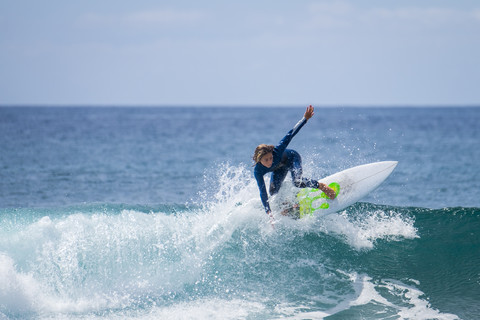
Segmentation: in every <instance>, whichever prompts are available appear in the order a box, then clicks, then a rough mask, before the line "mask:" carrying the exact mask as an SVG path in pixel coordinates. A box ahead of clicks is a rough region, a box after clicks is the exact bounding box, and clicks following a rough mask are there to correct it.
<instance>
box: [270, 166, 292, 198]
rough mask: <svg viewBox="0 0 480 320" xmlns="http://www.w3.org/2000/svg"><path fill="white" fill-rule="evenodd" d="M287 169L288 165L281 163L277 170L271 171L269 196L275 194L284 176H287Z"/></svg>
mask: <svg viewBox="0 0 480 320" xmlns="http://www.w3.org/2000/svg"><path fill="white" fill-rule="evenodd" d="M288 170H289V168H288V166H286V165H283V166H281V167H280V168H278V169H277V170H275V171H273V172H272V178H271V180H270V195H271V196H272V195H274V194H276V193H277V192H278V191H279V190H280V187H281V186H282V183H283V180H285V177H286V176H287V173H288Z"/></svg>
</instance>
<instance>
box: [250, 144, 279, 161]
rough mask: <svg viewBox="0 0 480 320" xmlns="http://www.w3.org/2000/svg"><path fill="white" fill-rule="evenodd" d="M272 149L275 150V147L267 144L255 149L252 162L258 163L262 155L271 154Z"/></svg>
mask: <svg viewBox="0 0 480 320" xmlns="http://www.w3.org/2000/svg"><path fill="white" fill-rule="evenodd" d="M273 148H275V146H272V145H269V144H261V145H259V146H258V147H256V148H255V152H254V153H253V162H255V164H257V163H259V162H260V160H262V158H263V156H264V155H266V154H268V153H272V152H273Z"/></svg>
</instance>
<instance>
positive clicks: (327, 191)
mask: <svg viewBox="0 0 480 320" xmlns="http://www.w3.org/2000/svg"><path fill="white" fill-rule="evenodd" d="M318 189H320V190H322V191H323V192H325V194H326V195H327V197H329V198H330V200H333V199H335V197H336V196H337V194H336V193H335V190H333V189H332V188H330V187H329V186H327V185H326V184H325V183H320V182H319V183H318Z"/></svg>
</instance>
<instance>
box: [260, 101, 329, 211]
mask: <svg viewBox="0 0 480 320" xmlns="http://www.w3.org/2000/svg"><path fill="white" fill-rule="evenodd" d="M313 115H314V108H313V107H312V106H311V105H310V106H308V107H307V110H306V111H305V114H304V115H303V118H302V119H301V120H300V121H299V122H298V123H297V124H296V125H295V127H293V129H292V130H290V131H289V132H288V133H287V135H286V136H285V137H284V138H283V139H282V140H281V141H280V143H279V144H278V145H277V146H273V145H267V144H261V145H259V146H258V147H257V148H256V149H255V152H254V154H253V161H254V162H255V164H254V166H255V168H254V175H255V179H256V180H257V184H258V188H259V189H260V198H261V200H262V204H263V206H264V208H265V211H266V213H267V214H268V215H269V216H270V218H271V219H273V216H272V210H271V209H270V205H269V203H268V194H267V189H266V186H265V180H264V179H263V176H264V175H265V174H266V173H268V172H271V173H272V177H271V180H270V189H269V192H270V195H271V196H272V195H274V194H276V193H277V192H278V191H279V190H280V187H281V186H282V183H283V180H285V177H286V176H287V173H288V172H289V171H290V173H291V175H292V181H293V184H294V185H295V186H296V187H297V188H316V189H320V190H322V191H323V192H325V194H326V195H327V196H328V197H329V198H330V199H332V200H333V199H335V196H336V194H335V190H333V189H332V188H330V187H329V186H327V185H326V184H324V183H320V182H318V181H317V180H312V179H307V178H303V177H302V158H301V157H300V154H299V153H298V152H296V151H295V150H292V149H287V146H288V144H289V143H290V141H291V140H292V138H293V137H294V136H295V135H296V134H297V133H298V131H300V129H301V128H302V127H303V126H304V125H305V123H307V121H308V120H309V119H310V118H311V117H313Z"/></svg>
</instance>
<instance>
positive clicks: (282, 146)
mask: <svg viewBox="0 0 480 320" xmlns="http://www.w3.org/2000/svg"><path fill="white" fill-rule="evenodd" d="M305 123H307V119H305V117H303V118H302V120H300V121H299V122H298V123H297V124H296V125H295V127H293V129H292V130H290V131H288V133H287V135H286V136H285V137H283V139H282V140H280V142H279V144H278V145H277V146H276V147H275V149H276V150H275V151H276V152H277V153H278V154H279V155H281V154H283V152H284V151H285V149H286V148H287V146H288V144H289V143H290V141H292V138H293V137H295V135H296V134H297V133H298V132H299V131H300V129H302V127H303V126H304V125H305Z"/></svg>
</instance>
